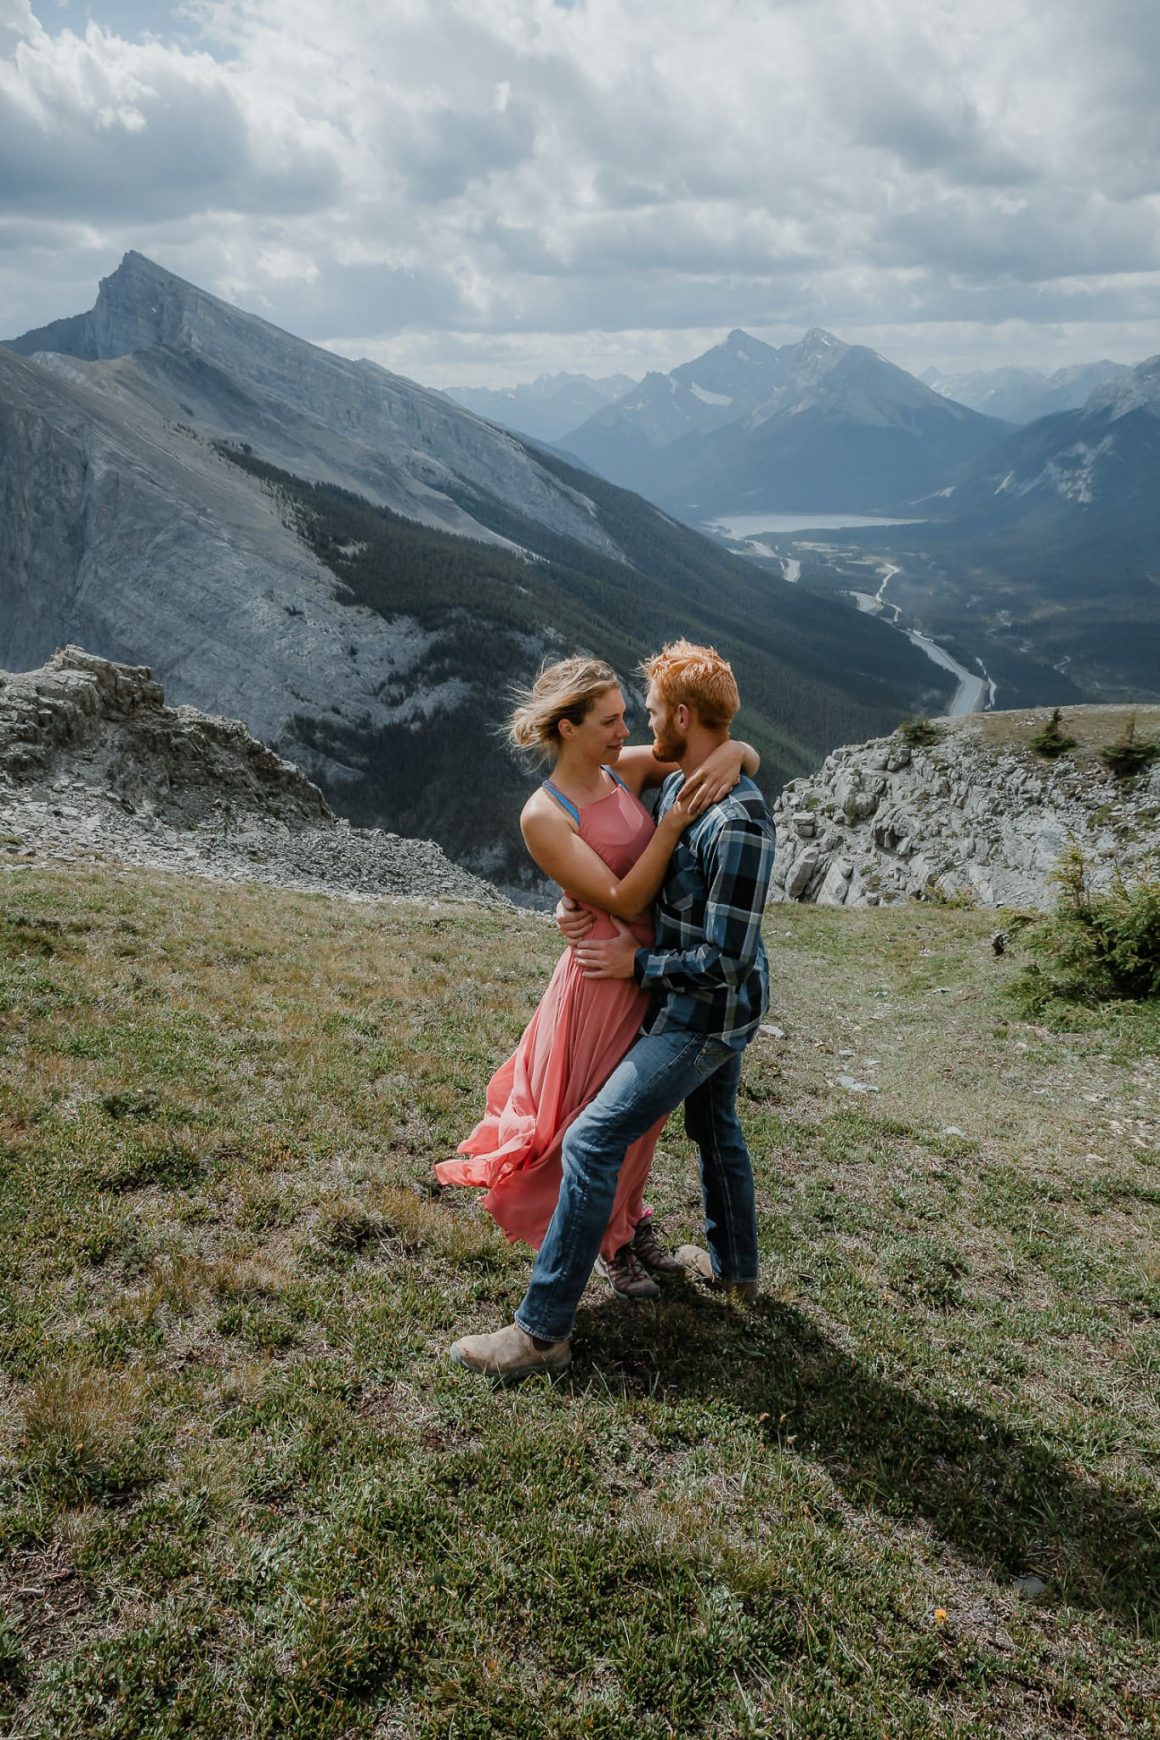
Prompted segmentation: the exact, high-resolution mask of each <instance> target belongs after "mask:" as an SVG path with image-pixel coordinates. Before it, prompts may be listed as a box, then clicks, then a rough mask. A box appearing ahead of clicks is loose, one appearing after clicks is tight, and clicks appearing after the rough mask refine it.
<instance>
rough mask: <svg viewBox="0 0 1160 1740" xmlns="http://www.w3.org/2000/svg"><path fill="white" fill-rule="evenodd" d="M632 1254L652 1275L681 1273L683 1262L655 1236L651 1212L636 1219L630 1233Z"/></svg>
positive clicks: (683, 1266) (654, 1225)
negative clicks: (634, 1227)
mask: <svg viewBox="0 0 1160 1740" xmlns="http://www.w3.org/2000/svg"><path fill="white" fill-rule="evenodd" d="M632 1254H633V1256H634V1257H635V1258H636V1260H637V1262H638V1263H643V1264H644V1266H645V1268H646V1269H651V1271H652V1273H653V1274H654V1275H683V1274H684V1272H685V1265H684V1263H679V1262H678V1261H677V1259H676V1257H674V1255H673V1253H672V1251H669V1250H666V1249H665V1247H664V1245H662V1243H661V1241H660V1239H658V1237H657V1230H656V1222H655V1221H654V1220H653V1217H652V1215H651V1214H646V1215H645V1217H644V1219H643V1220H638V1221H637V1223H636V1230H635V1232H634V1233H633V1235H632Z"/></svg>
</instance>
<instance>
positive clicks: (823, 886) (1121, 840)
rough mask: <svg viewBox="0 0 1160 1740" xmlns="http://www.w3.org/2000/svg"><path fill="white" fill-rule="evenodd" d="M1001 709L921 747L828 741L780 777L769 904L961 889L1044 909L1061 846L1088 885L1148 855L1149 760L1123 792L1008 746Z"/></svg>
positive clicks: (1155, 789)
mask: <svg viewBox="0 0 1160 1740" xmlns="http://www.w3.org/2000/svg"><path fill="white" fill-rule="evenodd" d="M1086 711H1087V712H1088V713H1089V714H1091V713H1102V712H1104V711H1107V712H1116V713H1119V712H1124V713H1125V714H1126V713H1127V712H1128V711H1130V709H1106V710H1105V709H1087V710H1086ZM1002 717H1003V716H1001V715H990V716H988V718H987V719H986V720H985V721H983V722H981V721H980V719H979V718H978V717H977V716H976V717H971V718H967V719H962V720H948V721H945V722H943V723H942V724H940V726H939V727H938V736H937V738H936V740H935V741H934V742H932V743H929V744H926V745H923V746H914V747H912V746H911V745H909V744H907V743H906V742H905V741H904V740H903V738H902V737H901V736H900V735H895V736H894V737H889V738H881V739H878V740H877V741H875V742H872V743H864V744H861V745H858V746H855V747H848V748H843V749H838V750H835V752H834V753H833V754H832V755H831V756H829V757H828V758H827V760H826V761H825V763H824V764H823V766H822V767H821V769H820V770H819V772H818V773H816V774H814V775H813V776H811V777H810V778H808V779H797V780H794V781H792V782H791V784H789V785H788V786H786V788H785V790H784V791H783V792H782V795H781V798H780V799H779V801H778V804H777V808H776V811H775V821H776V824H777V839H778V858H777V865H776V867H775V870H774V887H773V891H772V898H773V899H774V900H782V901H790V900H796V901H814V902H817V904H819V905H822V906H877V905H879V904H884V903H889V902H894V901H900V900H906V899H908V898H910V897H913V896H919V897H924V896H933V897H935V898H939V897H942V898H952V897H955V896H959V897H963V898H967V899H973V900H974V901H976V902H977V903H978V904H979V905H980V906H1019V907H1039V908H1043V909H1046V908H1047V907H1049V906H1051V905H1053V904H1054V899H1055V892H1056V891H1055V889H1054V886H1053V883H1052V875H1053V873H1054V871H1055V870H1056V868H1057V866H1058V864H1059V860H1060V857H1061V856H1062V854H1063V853H1064V851H1065V850H1066V849H1067V848H1068V846H1069V845H1071V844H1073V843H1074V844H1076V845H1078V846H1079V847H1081V849H1082V850H1083V851H1084V853H1085V855H1086V856H1087V857H1088V859H1089V861H1090V864H1091V879H1092V884H1093V886H1095V887H1101V886H1106V885H1107V884H1108V883H1109V882H1110V881H1111V880H1112V878H1113V876H1114V875H1115V873H1116V870H1117V868H1121V869H1125V870H1130V869H1132V868H1133V867H1134V866H1142V865H1143V864H1144V863H1146V862H1147V861H1148V859H1149V858H1150V857H1154V855H1155V853H1156V849H1157V842H1158V840H1160V767H1157V768H1154V769H1153V771H1152V775H1151V777H1150V778H1149V779H1146V780H1144V781H1141V782H1139V783H1138V784H1137V785H1135V786H1134V787H1132V788H1131V789H1128V788H1125V787H1124V786H1123V785H1121V784H1119V783H1117V781H1115V780H1114V779H1112V778H1111V776H1110V775H1108V774H1107V773H1106V772H1105V771H1104V770H1103V768H1102V767H1101V766H1099V765H1098V764H1096V763H1094V762H1093V761H1091V759H1090V758H1088V759H1087V760H1086V762H1085V763H1078V762H1076V761H1074V760H1072V759H1071V758H1070V757H1064V758H1062V759H1060V760H1058V761H1056V762H1047V761H1044V760H1041V759H1039V758H1037V757H1036V756H1034V755H1032V754H1031V753H1029V751H1028V750H1027V749H1026V747H1024V746H1023V743H1022V742H1021V741H1020V737H1021V736H1022V738H1025V737H1026V735H1027V734H1028V732H1027V731H1023V732H1022V733H1019V732H1014V733H1013V734H1012V739H1011V740H1010V741H1007V742H1003V741H1002V727H1001V723H1000V722H1001V720H1002ZM1012 717H1014V716H1012ZM1043 717H1044V718H1046V714H1044V715H1043ZM1065 718H1066V714H1065ZM996 732H998V737H999V740H998V741H995V740H994V739H995V735H996ZM987 733H989V734H990V736H991V741H988V739H987V735H986V734H987Z"/></svg>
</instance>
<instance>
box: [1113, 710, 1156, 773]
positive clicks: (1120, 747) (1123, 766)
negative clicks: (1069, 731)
mask: <svg viewBox="0 0 1160 1740" xmlns="http://www.w3.org/2000/svg"><path fill="white" fill-rule="evenodd" d="M1100 760H1101V761H1102V762H1103V764H1104V766H1105V767H1106V768H1107V770H1108V772H1109V773H1111V774H1114V775H1115V777H1116V779H1135V777H1136V775H1137V774H1138V773H1146V772H1147V770H1148V769H1149V768H1150V767H1151V766H1152V763H1153V762H1154V761H1160V742H1157V740H1156V739H1155V738H1154V737H1152V738H1146V737H1145V738H1141V737H1137V736H1136V715H1135V714H1134V713H1133V714H1132V716H1131V718H1130V719H1129V720H1128V723H1127V724H1126V725H1125V726H1124V729H1123V730H1122V731H1121V732H1120V735H1119V736H1118V737H1117V738H1116V741H1115V742H1114V743H1109V744H1108V746H1107V748H1106V749H1101V750H1100Z"/></svg>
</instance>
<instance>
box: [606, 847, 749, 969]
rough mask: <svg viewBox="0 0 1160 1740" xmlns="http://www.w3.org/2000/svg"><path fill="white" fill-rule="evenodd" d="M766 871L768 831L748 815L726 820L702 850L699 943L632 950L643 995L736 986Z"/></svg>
mask: <svg viewBox="0 0 1160 1740" xmlns="http://www.w3.org/2000/svg"><path fill="white" fill-rule="evenodd" d="M772 870H773V839H772V837H771V835H770V833H769V831H768V830H767V829H765V828H763V827H762V826H761V825H760V823H758V822H756V821H754V820H753V819H752V818H751V817H749V816H739V817H736V818H731V819H730V820H729V821H727V822H726V823H725V824H724V825H723V827H722V828H721V829H720V831H719V832H718V833H717V834H716V835H715V837H714V839H713V840H712V842H711V843H710V845H709V847H708V850H707V852H706V864H705V872H706V878H707V881H708V885H709V892H708V898H707V900H706V902H705V922H704V941H702V942H697V943H696V944H694V945H693V946H692V947H691V948H687V949H655V948H642V949H638V950H637V953H636V961H635V965H634V977H635V978H636V980H637V982H638V984H640V985H642V986H643V987H644V989H645V990H646V991H659V990H665V991H715V990H719V989H720V988H721V987H723V986H727V987H729V988H730V989H736V987H737V986H738V985H740V984H742V983H743V981H744V980H745V979H746V978H747V977H748V975H749V973H750V972H752V970H753V967H754V964H755V962H756V960H757V951H758V948H759V946H760V942H761V915H762V913H763V912H764V910H765V901H766V896H767V894H768V892H769V879H770V874H771V872H772Z"/></svg>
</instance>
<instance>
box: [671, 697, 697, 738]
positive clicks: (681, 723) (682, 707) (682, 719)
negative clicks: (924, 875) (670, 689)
mask: <svg viewBox="0 0 1160 1740" xmlns="http://www.w3.org/2000/svg"><path fill="white" fill-rule="evenodd" d="M673 723H674V724H675V725H676V727H677V730H678V731H687V730H688V729H689V726H690V725H691V724H692V723H693V709H692V708H691V707H689V706H686V704H685V702H684V701H678V702H677V706H676V711H675V712H674V714H673Z"/></svg>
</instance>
